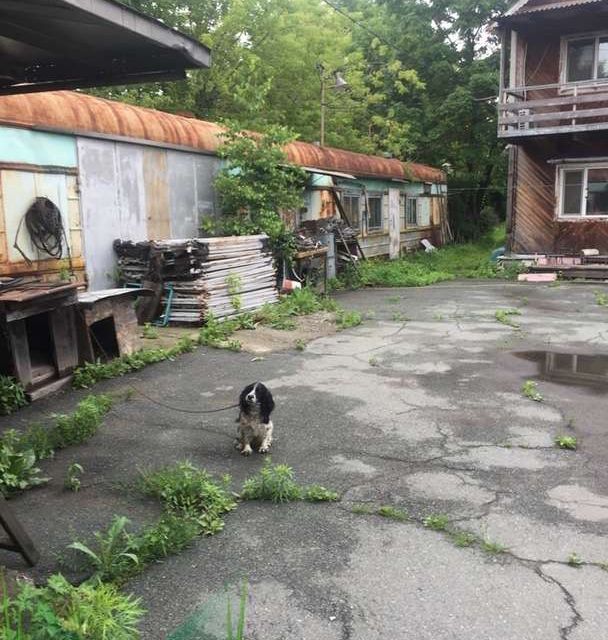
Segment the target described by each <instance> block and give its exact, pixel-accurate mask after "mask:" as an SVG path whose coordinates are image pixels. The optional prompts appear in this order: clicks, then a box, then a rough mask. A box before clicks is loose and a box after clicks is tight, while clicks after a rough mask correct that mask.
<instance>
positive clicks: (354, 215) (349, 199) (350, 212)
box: [342, 193, 360, 229]
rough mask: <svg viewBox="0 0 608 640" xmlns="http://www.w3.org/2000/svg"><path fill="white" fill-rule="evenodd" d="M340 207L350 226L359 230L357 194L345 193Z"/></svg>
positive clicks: (358, 198) (358, 197)
mask: <svg viewBox="0 0 608 640" xmlns="http://www.w3.org/2000/svg"><path fill="white" fill-rule="evenodd" d="M342 206H343V207H344V213H346V216H347V218H348V219H349V221H350V224H351V226H352V227H353V228H354V229H358V228H359V224H360V222H359V207H360V196H359V194H356V195H355V194H352V193H345V194H344V195H343V196H342Z"/></svg>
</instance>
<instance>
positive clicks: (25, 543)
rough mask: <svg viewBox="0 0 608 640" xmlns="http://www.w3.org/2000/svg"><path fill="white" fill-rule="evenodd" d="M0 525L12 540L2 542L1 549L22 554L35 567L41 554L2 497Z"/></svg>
mask: <svg viewBox="0 0 608 640" xmlns="http://www.w3.org/2000/svg"><path fill="white" fill-rule="evenodd" d="M0 525H2V527H3V528H4V530H5V531H6V533H7V534H8V536H9V539H10V541H9V542H7V541H0V549H7V550H8V551H15V552H16V553H20V554H21V555H22V556H23V557H24V559H25V561H26V562H27V563H28V564H29V565H30V566H32V567H33V566H34V565H35V564H36V563H37V562H38V560H39V559H40V554H39V553H38V551H37V549H36V547H35V546H34V543H33V542H32V540H31V539H30V537H29V536H28V535H27V533H26V532H25V529H24V528H23V527H22V526H21V523H20V522H19V520H17V518H16V517H15V514H14V513H13V510H12V509H11V508H10V507H9V506H8V503H7V501H6V500H5V498H4V496H2V495H0Z"/></svg>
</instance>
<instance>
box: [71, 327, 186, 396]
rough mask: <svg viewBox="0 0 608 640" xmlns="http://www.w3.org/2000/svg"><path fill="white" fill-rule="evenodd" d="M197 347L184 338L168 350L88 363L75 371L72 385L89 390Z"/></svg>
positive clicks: (150, 350)
mask: <svg viewBox="0 0 608 640" xmlns="http://www.w3.org/2000/svg"><path fill="white" fill-rule="evenodd" d="M195 347H196V343H195V342H193V341H192V340H191V339H190V338H188V337H184V338H180V339H179V340H178V341H177V344H176V345H175V346H173V347H170V348H168V349H160V348H158V349H140V350H139V351H136V352H135V353H133V354H131V355H125V356H120V357H119V358H115V359H114V360H110V361H109V362H100V361H98V362H86V363H85V364H84V365H83V366H82V367H78V368H77V369H76V370H75V371H74V380H73V382H72V385H73V386H74V387H75V388H76V389H87V388H89V387H91V386H93V385H94V384H95V383H97V382H99V381H100V380H107V379H109V378H115V377H117V376H123V375H125V374H126V373H129V372H131V371H139V369H143V367H145V366H147V365H149V364H154V363H155V362H162V361H163V360H172V359H173V358H175V357H177V356H179V355H181V354H183V353H188V352H190V351H192V350H193V349H194V348H195Z"/></svg>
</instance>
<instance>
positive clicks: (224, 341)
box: [199, 314, 251, 351]
mask: <svg viewBox="0 0 608 640" xmlns="http://www.w3.org/2000/svg"><path fill="white" fill-rule="evenodd" d="M245 317H246V318H248V319H249V318H251V316H249V315H246V316H245ZM244 322H245V321H241V320H239V319H230V320H216V319H215V318H214V317H213V315H212V314H209V315H208V316H207V319H206V321H205V326H204V327H201V329H200V331H199V342H200V344H202V345H206V346H209V347H215V348H216V349H232V350H233V351H240V349H241V343H240V342H238V341H236V340H231V339H230V336H231V335H232V334H233V333H234V332H235V331H237V330H238V329H241V328H243V323H244ZM237 345H238V348H237Z"/></svg>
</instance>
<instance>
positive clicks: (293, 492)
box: [241, 458, 339, 503]
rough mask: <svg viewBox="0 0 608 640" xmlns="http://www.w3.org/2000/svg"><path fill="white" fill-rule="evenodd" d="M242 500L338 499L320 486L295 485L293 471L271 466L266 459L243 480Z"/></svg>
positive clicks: (287, 467)
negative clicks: (258, 468)
mask: <svg viewBox="0 0 608 640" xmlns="http://www.w3.org/2000/svg"><path fill="white" fill-rule="evenodd" d="M241 498H242V499H243V500H269V501H271V502H277V503H279V502H295V501H297V500H306V501H308V502H328V501H329V502H332V501H335V500H338V499H339V496H338V494H337V493H335V492H334V491H330V490H329V489H326V488H325V487H322V486H320V485H310V486H309V487H302V486H300V485H299V484H297V483H296V481H295V480H294V476H293V469H292V468H291V467H290V466H288V465H286V464H272V461H271V459H270V458H266V460H265V461H264V466H263V467H262V469H261V470H260V471H259V473H257V474H256V475H255V476H253V477H252V478H248V479H247V480H245V484H243V489H242V491H241Z"/></svg>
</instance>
